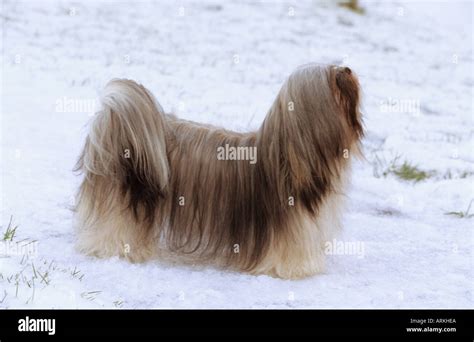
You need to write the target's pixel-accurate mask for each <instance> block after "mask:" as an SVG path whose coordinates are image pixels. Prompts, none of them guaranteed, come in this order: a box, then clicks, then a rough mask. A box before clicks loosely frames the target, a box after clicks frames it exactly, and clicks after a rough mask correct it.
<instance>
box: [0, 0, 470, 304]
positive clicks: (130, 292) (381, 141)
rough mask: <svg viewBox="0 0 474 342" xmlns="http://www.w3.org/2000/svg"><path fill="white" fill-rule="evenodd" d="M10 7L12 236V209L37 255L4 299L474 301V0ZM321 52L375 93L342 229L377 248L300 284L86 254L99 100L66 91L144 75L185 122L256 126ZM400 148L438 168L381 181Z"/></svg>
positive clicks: (4, 208)
mask: <svg viewBox="0 0 474 342" xmlns="http://www.w3.org/2000/svg"><path fill="white" fill-rule="evenodd" d="M2 6H3V7H2V11H1V15H0V18H1V20H2V36H3V41H2V43H3V45H2V76H1V77H2V88H1V90H2V103H1V153H2V155H1V156H0V163H1V164H0V165H1V176H2V181H1V187H2V189H1V205H0V208H1V218H0V222H1V224H2V229H1V231H4V230H5V229H6V225H7V224H8V221H9V219H10V216H11V215H12V216H13V223H14V224H17V225H19V227H18V229H17V232H16V236H15V237H14V240H13V241H14V242H15V241H16V242H18V241H21V240H24V241H23V242H21V243H25V241H26V242H32V241H34V240H37V242H32V243H34V244H36V245H35V246H36V248H37V249H36V250H37V253H36V254H34V255H31V256H30V257H24V256H21V255H12V254H11V253H10V254H9V255H3V256H0V307H3V308H16V307H27V308H31V307H42V308H61V307H65V308H76V307H81V308H83V307H92V308H97V307H99V308H100V307H123V308H442V307H449V308H472V307H473V302H474V300H473V284H474V282H473V280H474V279H473V278H474V277H473V269H474V267H473V245H474V241H473V224H472V218H471V219H470V218H466V217H464V218H460V217H457V216H454V215H446V213H447V212H451V211H466V209H467V207H468V205H469V203H470V201H471V200H472V199H473V198H474V196H473V190H474V189H473V181H472V177H473V176H474V165H473V163H474V153H473V142H474V140H473V136H474V135H473V129H472V127H473V125H472V123H473V122H472V120H473V102H472V96H473V84H474V80H473V72H472V70H473V43H472V42H473V36H472V35H473V22H472V15H473V4H472V3H471V2H456V1H449V2H428V1H424V2H418V3H415V2H375V1H369V2H363V3H362V7H364V8H365V13H364V14H362V15H360V14H356V13H353V12H351V11H349V10H347V9H344V8H340V7H338V6H336V5H335V4H334V3H333V2H310V1H298V2H297V3H296V2H295V3H283V2H239V3H231V2H223V1H222V2H220V3H218V2H208V1H201V2H187V1H183V2H180V3H179V4H173V3H172V2H165V1H163V2H159V3H152V2H150V1H140V2H133V3H132V2H129V3H127V2H113V1H107V2H105V1H103V2H95V1H94V2H92V1H86V2H83V3H82V4H78V3H67V2H56V1H45V2H41V3H39V2H36V1H22V2H10V1H4V2H2ZM291 14H293V15H291ZM312 61H316V62H321V63H333V62H336V63H344V64H346V65H349V66H350V67H351V68H352V69H353V70H354V71H355V72H356V73H357V74H358V75H359V78H360V82H361V85H362V87H363V91H364V98H363V112H364V119H365V126H366V129H367V135H366V138H365V139H364V150H365V155H366V160H362V161H358V162H357V163H356V164H355V165H354V174H353V186H352V188H351V189H350V190H349V191H348V193H347V195H348V198H349V203H348V207H347V210H346V214H345V217H344V233H343V235H342V236H340V237H339V239H338V241H340V242H346V243H351V242H356V243H359V245H358V246H359V247H362V249H360V250H358V252H363V253H362V254H361V253H352V254H348V253H346V254H342V255H341V254H338V253H335V254H333V255H328V264H327V272H326V273H325V274H322V275H317V276H314V277H310V278H307V279H303V280H298V281H289V280H281V279H274V278H271V277H268V276H251V275H247V274H241V273H235V272H229V271H223V270H218V269H214V268H210V267H206V266H196V267H189V266H181V265H169V264H164V263H162V262H159V261H152V262H148V263H145V264H130V263H128V262H126V261H123V260H120V259H118V258H112V259H108V260H100V259H95V258H92V257H87V256H84V255H81V254H78V253H77V252H76V251H75V250H74V239H75V237H74V233H73V230H72V212H71V210H70V207H71V205H72V203H73V197H72V196H73V195H74V193H75V191H76V189H77V186H78V184H79V182H80V177H78V176H75V175H74V174H73V173H72V168H73V166H74V163H75V160H76V158H77V156H78V154H79V151H80V148H81V147H82V144H83V141H84V138H85V135H86V133H87V126H86V124H87V122H88V121H89V119H90V115H91V113H90V112H91V110H89V109H88V110H83V109H81V108H72V107H70V106H69V107H68V103H67V99H71V100H78V101H79V102H80V103H86V104H90V103H92V104H93V103H94V101H95V99H96V96H97V94H98V92H99V91H100V89H101V88H102V87H103V85H104V84H105V83H106V82H107V81H108V80H109V79H111V78H114V77H127V78H132V79H135V80H137V81H139V82H141V83H143V84H144V85H146V86H147V87H148V88H149V89H151V90H152V91H153V93H154V94H155V95H156V97H157V99H158V101H160V103H161V104H162V106H163V107H164V108H165V109H166V110H168V111H172V110H173V111H175V112H177V113H178V114H179V115H180V116H182V117H184V118H187V119H190V120H195V121H200V122H207V123H212V124H216V125H219V126H224V127H226V128H229V129H234V130H239V131H243V130H248V129H256V128H257V127H258V126H259V125H260V123H261V122H262V120H263V118H264V117H265V114H266V110H267V109H268V108H269V105H270V103H271V102H272V101H273V98H274V97H275V95H276V93H277V91H278V89H279V87H280V86H281V84H282V82H283V80H284V79H285V77H286V76H287V75H288V74H289V73H290V72H291V71H292V70H293V69H294V68H295V67H296V66H298V65H300V64H305V63H308V62H312ZM81 101H82V102H81ZM410 101H411V102H412V104H413V106H412V107H406V106H405V108H404V107H403V104H407V103H410ZM61 105H63V107H64V108H63V109H65V110H63V111H59V110H58V108H60V107H61ZM77 106H80V104H76V107H77ZM397 106H398V107H397ZM86 107H87V106H86ZM418 109H419V110H418ZM397 155H399V156H400V158H401V159H400V160H401V161H405V160H406V161H408V162H410V163H412V164H413V165H417V166H418V167H419V168H420V169H422V170H426V171H429V172H432V173H433V174H432V176H431V177H430V178H428V179H426V180H424V181H421V182H417V183H415V182H412V181H407V180H402V179H400V178H398V177H396V176H395V175H393V174H388V175H387V176H383V175H381V171H383V169H384V168H386V167H387V165H388V164H389V162H390V161H391V160H392V159H393V158H395V156H397ZM376 156H377V158H378V160H380V161H381V162H380V163H381V164H380V165H379V166H377V165H378V164H377V162H376V160H377V159H376ZM472 212H474V207H473V208H472V211H471V213H472ZM0 251H1V249H0ZM38 272H39V273H40V275H38ZM43 277H44V278H45V279H46V280H43ZM33 282H34V285H33ZM17 284H18V285H17Z"/></svg>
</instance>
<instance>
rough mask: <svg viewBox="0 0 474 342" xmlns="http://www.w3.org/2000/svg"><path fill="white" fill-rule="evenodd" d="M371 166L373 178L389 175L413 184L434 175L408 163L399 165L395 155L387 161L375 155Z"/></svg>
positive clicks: (398, 158)
mask: <svg viewBox="0 0 474 342" xmlns="http://www.w3.org/2000/svg"><path fill="white" fill-rule="evenodd" d="M372 165H373V174H374V176H375V177H377V178H380V177H382V176H383V177H387V176H388V175H390V174H393V175H395V176H397V177H398V178H400V179H403V180H407V181H413V182H415V183H417V182H420V181H422V180H425V179H427V178H430V177H431V176H433V175H434V172H433V171H424V170H421V169H419V168H418V166H416V165H412V164H410V163H409V162H408V161H406V160H405V161H404V162H403V163H400V156H399V155H397V156H395V157H394V158H392V160H390V161H387V160H386V159H385V158H383V157H382V158H380V157H379V156H378V155H377V154H375V158H374V161H373V162H372Z"/></svg>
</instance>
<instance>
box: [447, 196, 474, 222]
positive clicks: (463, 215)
mask: <svg viewBox="0 0 474 342" xmlns="http://www.w3.org/2000/svg"><path fill="white" fill-rule="evenodd" d="M472 201H473V200H471V202H469V205H468V207H467V209H466V211H449V212H447V213H444V214H445V215H450V216H456V217H458V218H471V217H473V216H474V214H469V212H470V210H471V205H472Z"/></svg>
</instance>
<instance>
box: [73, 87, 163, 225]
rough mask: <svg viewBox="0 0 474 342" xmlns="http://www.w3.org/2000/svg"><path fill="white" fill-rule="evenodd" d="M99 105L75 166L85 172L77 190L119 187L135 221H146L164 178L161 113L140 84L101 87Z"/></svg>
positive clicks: (103, 189)
mask: <svg viewBox="0 0 474 342" xmlns="http://www.w3.org/2000/svg"><path fill="white" fill-rule="evenodd" d="M101 107H102V109H101V110H100V111H99V112H98V113H97V114H96V117H95V118H94V121H93V122H92V127H91V129H90V132H89V136H88V137H87V139H86V143H85V146H84V150H83V151H82V155H81V156H80V158H79V161H78V163H77V165H76V170H80V171H83V172H84V173H85V179H84V182H83V186H82V189H81V190H80V192H81V191H82V192H84V191H86V192H87V191H94V192H97V191H102V192H103V191H106V192H107V191H111V192H112V191H115V190H117V189H120V193H121V194H120V195H121V196H123V198H125V199H126V202H125V203H128V206H129V208H130V209H132V210H133V213H134V215H135V217H136V218H137V219H139V218H145V219H152V218H153V217H154V212H155V210H156V204H157V201H159V199H160V197H163V196H164V194H165V192H166V187H167V184H168V179H169V164H168V158H167V155H166V136H165V134H166V132H167V130H166V129H165V125H166V119H165V114H164V112H163V109H162V108H161V106H160V105H159V104H158V102H157V101H156V100H155V99H154V97H153V95H152V94H151V93H150V92H149V91H148V90H147V89H145V88H144V87H143V86H142V85H139V84H137V83H135V82H133V81H131V80H124V79H115V80H112V81H110V82H109V83H108V84H107V85H106V87H105V89H104V91H103V95H102V97H101ZM105 185H107V186H110V187H111V188H110V189H108V190H107V189H106V188H105ZM85 188H88V189H87V190H86V189H85ZM92 188H94V189H92ZM94 195H96V196H97V197H99V195H101V196H104V195H108V196H115V195H117V194H116V193H114V194H112V193H109V194H94ZM79 196H80V194H79ZM89 201H90V198H89Z"/></svg>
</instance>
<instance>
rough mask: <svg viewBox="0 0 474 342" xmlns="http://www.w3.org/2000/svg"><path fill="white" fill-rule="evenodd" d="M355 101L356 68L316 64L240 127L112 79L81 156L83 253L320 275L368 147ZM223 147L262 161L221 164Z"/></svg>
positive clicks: (290, 275)
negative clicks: (247, 129)
mask: <svg viewBox="0 0 474 342" xmlns="http://www.w3.org/2000/svg"><path fill="white" fill-rule="evenodd" d="M358 107H359V86H358V82H357V79H356V77H355V76H354V74H353V73H352V72H351V70H350V69H348V68H342V67H334V66H318V65H307V66H303V67H300V68H298V69H297V70H296V71H295V72H294V73H293V74H292V75H291V76H290V77H289V78H288V80H287V81H286V82H285V84H284V85H283V87H282V89H281V90H280V92H279V94H278V96H277V98H276V100H275V101H274V103H273V105H272V107H271V108H270V110H269V112H268V114H267V116H266V118H265V121H264V122H263V124H262V126H261V127H260V129H259V130H258V131H257V132H252V133H236V132H231V131H227V130H225V129H221V128H216V127H212V126H208V125H202V124H198V123H194V122H190V121H185V120H180V119H177V118H176V117H174V116H173V115H168V114H165V113H164V111H163V109H162V108H161V106H160V105H159V104H158V102H157V101H156V100H155V99H154V97H153V95H152V94H151V93H150V92H149V91H148V90H146V89H145V88H144V87H143V86H141V85H138V84H137V83H135V82H133V81H130V80H113V81H111V82H110V83H109V84H108V85H107V86H106V88H105V90H104V94H103V96H102V110H101V111H100V112H98V113H97V114H96V117H95V119H94V121H93V123H92V127H91V130H90V133H89V135H88V137H87V140H86V143H85V146H84V150H83V152H82V155H81V156H80V158H79V161H78V164H77V169H78V170H81V171H83V172H84V174H85V176H84V180H83V182H82V184H81V186H80V189H79V192H78V194H77V200H76V228H77V233H78V244H77V246H78V248H79V250H81V251H82V252H85V253H87V254H91V255H96V256H99V257H108V256H113V255H119V256H122V257H126V258H127V259H129V260H131V261H134V262H140V261H144V260H148V259H150V258H154V257H159V258H172V259H180V260H184V261H191V262H193V263H196V262H202V263H212V264H216V265H219V266H224V267H230V268H232V269H237V270H242V271H247V272H250V273H253V274H269V275H272V276H277V277H282V278H301V277H305V276H308V275H311V274H315V273H318V272H321V271H322V270H323V267H324V248H325V243H326V242H327V241H330V240H331V239H333V237H334V234H335V233H337V231H338V230H339V229H340V219H341V210H342V204H343V200H344V192H343V191H344V188H345V186H346V183H347V182H348V176H349V172H350V158H349V157H350V156H351V155H354V154H355V155H358V154H360V150H359V142H360V139H361V137H362V135H363V129H362V124H361V117H360V112H359V108H358ZM226 144H228V145H229V146H235V147H238V146H247V147H256V149H257V153H258V161H257V163H255V164H251V163H249V161H247V160H218V158H217V150H218V148H219V147H222V146H225V145H226Z"/></svg>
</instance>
